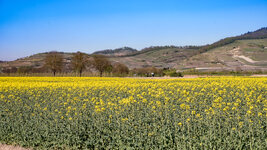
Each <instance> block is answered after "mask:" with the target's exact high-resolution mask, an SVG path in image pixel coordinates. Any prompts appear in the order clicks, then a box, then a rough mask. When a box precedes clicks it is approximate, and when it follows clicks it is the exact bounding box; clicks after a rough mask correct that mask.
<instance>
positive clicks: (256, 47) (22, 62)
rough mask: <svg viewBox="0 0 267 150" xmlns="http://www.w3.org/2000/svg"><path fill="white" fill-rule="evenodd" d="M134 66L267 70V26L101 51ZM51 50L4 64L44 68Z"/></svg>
mask: <svg viewBox="0 0 267 150" xmlns="http://www.w3.org/2000/svg"><path fill="white" fill-rule="evenodd" d="M93 54H102V55H106V56H107V57H109V59H110V60H111V61H112V62H113V63H115V62H120V63H123V64H125V65H127V66H128V67H129V68H130V69H133V68H141V67H157V68H176V69H179V70H184V69H192V68H194V69H197V70H267V28H262V29H259V30H256V31H254V32H248V33H246V34H243V35H240V36H235V37H229V38H225V39H222V40H219V41H218V42H215V43H213V44H211V45H205V46H185V47H178V46H154V47H148V48H144V49H142V50H140V51H137V50H135V49H133V48H130V47H123V48H118V49H115V50H104V51H97V52H95V53H93ZM46 55H47V53H40V54H35V55H32V56H29V57H25V58H20V59H17V60H15V61H9V62H0V70H1V68H12V67H15V68H20V67H25V66H26V67H33V68H42V67H43V65H44V58H45V56H46ZM62 55H63V57H64V64H65V66H64V68H65V70H66V71H71V70H70V67H69V66H70V61H71V58H72V56H73V53H63V52H62Z"/></svg>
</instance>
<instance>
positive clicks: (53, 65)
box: [45, 52, 63, 76]
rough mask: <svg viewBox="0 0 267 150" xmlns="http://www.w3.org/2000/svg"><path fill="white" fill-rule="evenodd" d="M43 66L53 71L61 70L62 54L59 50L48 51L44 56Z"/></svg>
mask: <svg viewBox="0 0 267 150" xmlns="http://www.w3.org/2000/svg"><path fill="white" fill-rule="evenodd" d="M45 66H46V67H47V68H48V69H50V70H51V71H52V72H53V75H54V76H56V72H58V71H61V70H62V67H63V56H62V54H60V53H59V52H49V53H48V54H47V55H46V57H45Z"/></svg>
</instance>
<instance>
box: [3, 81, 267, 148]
mask: <svg viewBox="0 0 267 150" xmlns="http://www.w3.org/2000/svg"><path fill="white" fill-rule="evenodd" d="M266 91H267V78H249V77H221V78H219V77H217V78H196V79H155V80H152V79H130V78H129V79H127V78H86V77H84V78H75V77H57V78H52V77H2V78H0V142H1V143H6V144H18V145H21V146H24V147H35V148H38V149H48V148H49V149H101V148H104V149H128V148H132V149H265V148H267V133H266V131H267V129H266V125H267V93H266Z"/></svg>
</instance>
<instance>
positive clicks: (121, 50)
mask: <svg viewBox="0 0 267 150" xmlns="http://www.w3.org/2000/svg"><path fill="white" fill-rule="evenodd" d="M134 52H137V50H136V49H133V48H131V47H122V48H117V49H114V50H112V49H107V50H102V51H96V52H94V53H93V54H102V55H108V56H125V55H129V54H132V53H134Z"/></svg>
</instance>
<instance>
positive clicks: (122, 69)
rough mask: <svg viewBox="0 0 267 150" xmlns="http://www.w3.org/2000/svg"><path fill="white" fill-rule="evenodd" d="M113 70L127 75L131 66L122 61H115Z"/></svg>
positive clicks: (118, 73)
mask: <svg viewBox="0 0 267 150" xmlns="http://www.w3.org/2000/svg"><path fill="white" fill-rule="evenodd" d="M112 72H113V73H115V74H117V75H125V74H128V73H129V68H128V67H127V66H126V65H124V64H122V63H115V64H114V65H113V68H112Z"/></svg>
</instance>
